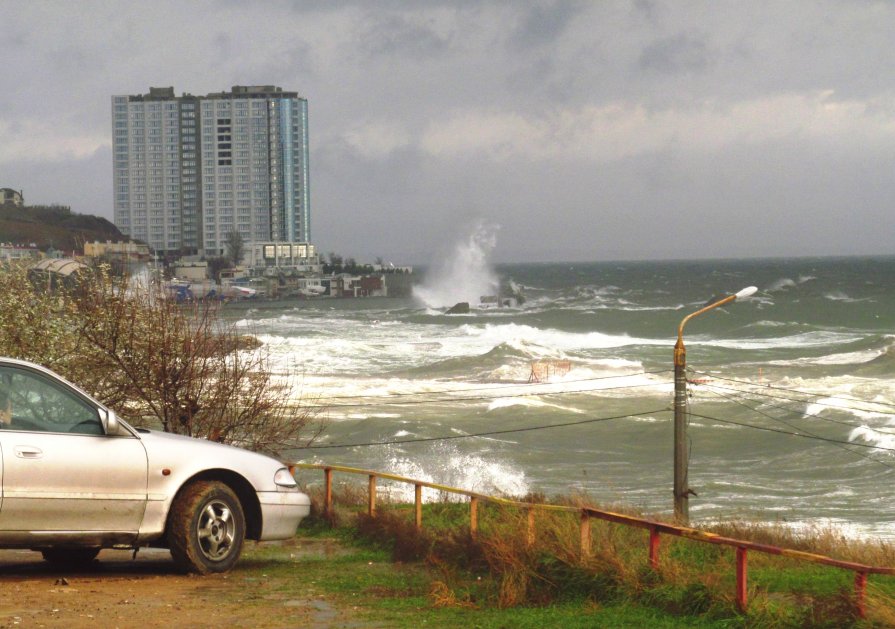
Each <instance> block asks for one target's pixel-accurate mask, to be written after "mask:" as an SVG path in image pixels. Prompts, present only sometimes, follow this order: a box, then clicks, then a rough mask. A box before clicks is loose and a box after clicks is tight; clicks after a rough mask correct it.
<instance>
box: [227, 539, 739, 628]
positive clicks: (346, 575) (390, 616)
mask: <svg viewBox="0 0 895 629" xmlns="http://www.w3.org/2000/svg"><path fill="white" fill-rule="evenodd" d="M301 533H304V531H301ZM344 533H345V531H344V530H343V531H340V533H339V535H329V536H328V535H327V534H326V533H325V532H322V531H313V532H312V533H311V536H309V537H299V538H298V539H297V540H296V542H294V543H290V544H285V545H264V544H262V545H258V546H256V547H254V548H249V549H247V551H246V553H245V556H244V558H243V560H242V561H241V563H240V575H241V576H242V578H243V579H244V580H246V582H247V583H249V584H252V583H254V582H256V581H258V580H262V579H263V580H264V582H265V583H267V584H268V587H267V588H266V589H265V592H266V593H267V595H266V596H264V597H260V596H259V597H257V599H256V600H253V598H252V597H251V596H247V597H246V598H247V602H249V603H254V604H259V605H261V604H263V605H270V604H271V600H270V596H269V593H270V592H278V593H280V594H281V595H283V596H293V595H296V594H297V593H302V594H303V595H307V594H318V595H319V594H324V595H326V596H327V598H329V599H331V600H333V601H334V602H335V603H336V604H337V605H338V606H340V607H345V608H349V609H352V610H353V613H354V614H355V617H356V619H358V620H362V621H365V622H368V623H370V624H371V625H376V626H381V627H396V628H399V627H419V626H427V627H465V628H469V629H472V628H478V627H481V628H491V627H493V628H500V627H519V628H524V627H532V628H542V627H568V628H578V627H581V628H584V627H589V628H590V627H659V628H664V627H669V628H670V627H734V626H742V625H740V624H733V625H732V624H730V621H729V620H714V621H713V620H708V619H704V618H699V617H695V616H676V615H672V614H669V613H667V612H663V611H662V610H658V609H652V608H649V607H645V606H642V605H635V604H631V603H629V602H621V603H618V604H612V605H595V604H593V603H590V602H588V601H585V600H574V601H567V602H562V603H558V604H555V605H549V606H544V607H515V608H511V609H498V608H494V607H491V606H489V605H487V604H484V605H476V604H472V606H469V607H460V606H457V607H437V606H436V605H435V604H434V603H433V600H432V598H431V597H430V595H429V593H430V591H431V588H432V586H433V584H434V583H435V582H436V581H438V580H439V579H440V577H441V575H439V574H438V573H436V572H435V571H433V570H431V569H430V568H428V567H427V566H426V565H424V564H422V563H410V564H408V563H404V564H395V563H393V562H392V561H391V557H390V552H389V551H388V550H385V549H383V548H370V547H367V546H365V545H358V543H353V544H352V543H350V542H348V541H346V539H345V534H344ZM327 539H330V540H332V541H333V542H334V543H336V544H338V547H339V552H338V553H337V554H335V555H333V556H331V557H326V556H323V555H319V556H318V555H314V556H302V554H301V553H300V552H296V551H300V549H301V547H302V545H303V544H304V543H306V542H309V541H310V542H320V541H322V540H327ZM465 578H468V579H470V582H469V583H467V586H468V591H469V592H470V593H471V594H472V597H473V598H474V597H475V596H476V595H477V594H480V593H481V592H482V591H485V590H488V589H490V588H492V587H493V584H491V583H488V582H484V583H483V582H482V581H479V580H478V577H477V576H474V575H465Z"/></svg>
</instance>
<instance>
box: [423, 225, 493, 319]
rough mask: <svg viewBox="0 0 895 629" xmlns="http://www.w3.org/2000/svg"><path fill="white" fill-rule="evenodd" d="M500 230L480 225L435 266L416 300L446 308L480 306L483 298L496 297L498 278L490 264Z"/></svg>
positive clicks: (432, 306) (475, 226) (430, 305)
mask: <svg viewBox="0 0 895 629" xmlns="http://www.w3.org/2000/svg"><path fill="white" fill-rule="evenodd" d="M497 229H498V228H497V226H496V225H489V224H487V223H485V222H484V221H478V222H477V223H476V224H475V225H473V228H472V230H471V231H470V233H469V234H468V235H467V236H466V237H465V238H464V239H462V240H461V241H460V242H458V243H457V244H456V245H455V246H454V248H453V250H452V251H451V252H450V253H449V254H448V255H447V256H446V257H445V258H444V259H442V260H438V261H436V262H435V264H434V265H433V270H432V271H431V272H430V273H429V274H428V275H427V277H426V281H425V282H424V283H423V284H422V285H420V286H417V287H416V288H414V290H413V294H414V296H415V297H416V298H417V299H419V300H420V301H422V302H423V303H424V304H426V306H428V307H430V308H444V307H448V306H453V305H454V304H456V303H459V302H462V301H465V302H469V303H470V304H473V305H475V304H478V303H479V299H480V298H481V296H482V295H494V294H496V293H497V288H498V284H499V282H498V279H497V274H496V273H495V272H494V270H493V269H492V268H491V263H490V261H489V258H490V255H491V252H492V251H493V250H494V247H495V246H496V245H497Z"/></svg>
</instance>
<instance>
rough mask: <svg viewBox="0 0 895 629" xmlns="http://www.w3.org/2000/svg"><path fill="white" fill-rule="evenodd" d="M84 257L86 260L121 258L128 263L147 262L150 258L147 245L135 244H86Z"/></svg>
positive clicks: (107, 242) (109, 241)
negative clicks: (104, 257) (106, 257)
mask: <svg viewBox="0 0 895 629" xmlns="http://www.w3.org/2000/svg"><path fill="white" fill-rule="evenodd" d="M84 256H85V257H88V258H101V257H103V256H108V257H111V258H123V259H126V260H128V261H132V262H136V261H144V262H145V261H147V260H149V258H150V252H149V245H144V244H140V243H136V242H112V241H111V240H107V241H106V242H99V241H98V240H97V241H94V242H87V243H84Z"/></svg>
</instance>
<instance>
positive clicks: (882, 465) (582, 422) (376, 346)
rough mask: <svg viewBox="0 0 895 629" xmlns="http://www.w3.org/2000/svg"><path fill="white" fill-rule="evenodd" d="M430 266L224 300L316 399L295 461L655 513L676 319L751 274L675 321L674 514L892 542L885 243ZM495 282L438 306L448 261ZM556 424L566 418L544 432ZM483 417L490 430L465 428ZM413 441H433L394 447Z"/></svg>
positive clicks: (893, 425)
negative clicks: (417, 284)
mask: <svg viewBox="0 0 895 629" xmlns="http://www.w3.org/2000/svg"><path fill="white" fill-rule="evenodd" d="M482 264H484V262H482ZM464 274H465V275H464ZM436 275H437V274H436V273H432V274H430V276H429V278H428V280H426V282H425V284H424V285H423V286H422V287H421V288H420V290H419V291H418V293H417V296H416V297H414V298H407V299H388V298H384V299H366V300H329V299H319V300H306V301H295V302H277V303H273V302H271V303H265V302H258V303H254V304H242V305H238V306H234V307H232V308H231V309H229V310H228V311H227V312H228V316H230V317H233V318H234V319H235V320H236V321H237V322H238V325H239V326H240V327H243V328H245V329H246V330H247V331H252V332H254V333H255V334H257V335H258V336H259V337H260V338H261V340H262V341H263V342H264V343H265V344H266V347H267V349H269V351H270V352H271V356H272V359H273V363H274V365H273V366H274V367H275V370H276V371H277V372H278V373H282V374H291V376H292V377H294V378H297V382H299V386H300V390H301V393H302V399H303V402H304V403H306V404H318V405H324V406H326V409H327V410H326V412H325V416H326V417H327V418H328V425H327V428H326V431H325V433H324V434H323V436H322V438H321V439H320V440H319V441H318V442H317V443H316V444H315V445H316V446H338V447H327V448H320V449H313V450H296V451H295V452H293V453H291V454H292V455H293V457H294V458H295V459H296V460H301V461H304V462H320V463H330V464H340V465H349V466H355V467H362V468H369V469H375V470H381V471H388V472H393V473H397V474H402V475H406V476H411V477H414V478H419V479H423V480H430V481H434V482H439V483H445V484H448V485H455V486H460V487H464V488H466V489H472V490H476V491H481V492H485V493H500V494H510V495H522V494H525V493H527V492H543V493H546V494H548V495H549V494H557V493H570V492H584V493H586V494H587V495H589V496H590V497H592V498H594V499H596V500H599V501H601V502H603V503H610V504H618V503H623V504H628V505H633V506H635V507H640V508H642V509H644V510H645V511H647V512H649V513H654V514H667V513H670V511H671V506H672V492H671V489H672V412H671V404H672V401H673V383H672V347H673V345H674V341H675V337H676V334H677V326H678V324H679V323H680V321H681V319H682V318H683V317H684V316H685V315H687V314H689V313H690V312H693V311H695V310H697V309H699V308H700V307H702V306H703V305H704V304H705V303H706V302H707V301H708V300H710V299H711V298H712V297H713V296H719V295H725V294H729V293H732V292H736V291H738V290H739V289H741V288H743V287H746V286H750V285H755V286H757V287H758V289H759V290H758V292H757V294H756V295H755V296H754V297H752V298H749V299H747V300H743V301H741V302H740V301H738V302H735V303H734V304H731V305H729V306H725V307H724V308H722V309H717V310H714V311H712V312H710V313H707V314H705V315H703V316H701V317H698V318H696V319H694V320H692V321H691V322H690V323H689V324H688V325H687V328H686V331H685V335H684V338H685V343H686V347H687V364H688V367H689V369H690V372H691V374H690V377H691V378H692V379H693V380H694V381H696V383H694V384H692V385H691V387H690V392H691V399H690V411H691V413H692V415H691V419H690V427H689V438H690V448H691V449H690V466H689V485H690V487H692V488H693V489H694V490H695V491H696V493H697V494H698V496H694V497H691V500H690V514H691V518H692V519H693V520H696V521H699V520H711V519H715V518H730V517H741V518H748V519H753V520H761V521H786V522H792V523H795V524H800V523H818V524H827V523H832V524H835V525H837V526H842V527H843V528H845V530H846V531H847V532H850V533H853V534H856V535H876V536H883V537H893V536H895V522H893V515H895V508H893V507H895V486H893V482H892V480H893V468H895V349H892V347H893V344H895V258H892V257H887V258H843V259H788V260H744V261H729V260H727V261H700V262H639V263H637V262H625V263H589V264H587V263H586V264H582V263H567V264H539V265H511V266H505V267H498V268H496V269H493V270H491V269H488V268H487V267H485V266H475V265H473V267H470V268H467V269H465V270H463V269H460V271H459V272H458V273H454V274H450V273H448V274H447V275H442V276H438V277H436ZM495 276H500V277H503V278H512V279H513V281H514V282H516V283H517V284H518V285H520V286H521V287H522V288H523V290H524V293H525V296H526V298H527V301H526V302H525V303H524V304H522V305H521V306H518V307H514V308H504V309H499V310H497V309H491V310H480V311H476V310H474V311H473V312H471V313H470V314H468V315H446V314H444V307H446V306H450V305H452V303H453V302H454V301H458V299H457V295H462V294H463V289H462V287H461V286H458V285H463V284H464V282H465V280H464V277H468V279H469V280H470V281H469V285H470V287H469V289H468V290H470V291H473V292H481V290H482V285H483V284H482V281H484V282H485V284H487V283H488V282H489V281H493V280H494V279H495ZM440 295H441V296H442V297H441V298H440V297H439V296H440ZM439 300H441V301H443V302H444V303H439ZM468 300H470V301H473V302H477V301H478V295H477V294H470V295H469V296H468ZM544 361H547V362H548V363H550V364H558V365H563V364H564V361H568V366H569V370H568V372H565V370H564V369H559V371H558V372H557V373H552V374H549V377H546V378H544V377H543V374H541V375H542V379H545V380H546V381H544V382H541V383H529V378H530V376H531V373H532V363H533V362H541V363H543V362H544ZM550 361H557V362H550ZM611 418H614V419H611ZM558 424H567V425H565V426H561V427H552V428H551V427H550V426H556V425H558ZM522 429H527V430H524V431H523V430H522ZM511 431H514V432H511ZM483 432H493V433H498V432H499V433H500V434H491V435H485V436H475V437H470V436H469V435H476V434H479V433H483ZM444 438H449V439H444ZM424 439H433V440H430V441H415V442H409V443H408V441H412V440H424ZM402 441H403V442H405V443H401V442H402ZM307 480H309V481H310V480H316V476H315V477H313V478H310V477H309V478H308V479H307ZM411 495H412V493H411Z"/></svg>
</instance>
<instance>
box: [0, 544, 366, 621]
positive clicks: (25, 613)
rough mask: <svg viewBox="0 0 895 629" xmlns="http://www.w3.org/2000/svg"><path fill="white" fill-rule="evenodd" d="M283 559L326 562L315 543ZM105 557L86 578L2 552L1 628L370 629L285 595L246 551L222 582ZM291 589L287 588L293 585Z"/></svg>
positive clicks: (21, 553) (309, 594) (166, 566)
mask: <svg viewBox="0 0 895 629" xmlns="http://www.w3.org/2000/svg"><path fill="white" fill-rule="evenodd" d="M283 551H284V552H288V553H291V554H292V556H294V553H300V554H302V555H309V554H313V553H319V554H321V555H324V554H329V553H331V552H332V550H331V549H329V548H327V547H326V545H325V544H321V543H320V542H316V541H314V540H310V541H308V540H296V541H293V542H288V543H287V545H286V546H284V548H283ZM132 557H133V553H132V552H130V551H116V550H104V551H102V552H101V553H100V555H99V561H98V562H94V564H93V566H91V568H90V569H89V570H87V571H80V572H72V571H70V570H69V571H66V570H61V569H59V568H54V567H52V566H50V565H49V564H48V563H46V562H45V561H43V558H42V557H41V555H40V554H39V553H36V552H32V551H27V550H0V588H2V590H3V594H2V595H0V627H97V626H99V627H122V628H124V627H141V628H145V627H152V626H159V625H166V626H173V627H210V626H234V625H235V626H253V627H345V628H350V627H367V626H369V625H367V624H365V623H358V622H356V621H355V620H354V619H353V618H352V616H353V614H352V611H351V610H350V609H339V608H338V607H336V606H335V605H334V604H333V603H332V602H331V601H327V600H326V599H325V598H323V597H321V596H320V595H319V594H316V593H314V592H313V591H312V590H307V589H306V590H304V591H295V590H294V589H290V588H288V587H287V588H284V587H282V586H283V585H284V583H285V580H284V579H277V578H276V577H268V575H266V574H264V560H260V559H254V558H253V557H252V554H251V550H249V552H248V553H246V554H244V555H243V557H242V559H241V560H240V562H239V563H238V564H237V566H236V568H235V569H234V570H233V571H232V572H230V573H228V574H225V575H212V576H202V577H200V576H193V575H184V574H181V573H179V572H177V570H176V569H175V567H174V564H173V563H172V561H171V555H170V553H168V551H166V550H157V549H143V550H140V552H139V553H138V554H137V558H136V560H134V559H132ZM290 583H291V581H290Z"/></svg>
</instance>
